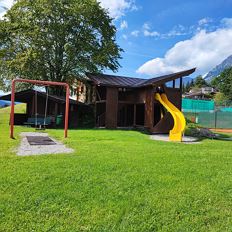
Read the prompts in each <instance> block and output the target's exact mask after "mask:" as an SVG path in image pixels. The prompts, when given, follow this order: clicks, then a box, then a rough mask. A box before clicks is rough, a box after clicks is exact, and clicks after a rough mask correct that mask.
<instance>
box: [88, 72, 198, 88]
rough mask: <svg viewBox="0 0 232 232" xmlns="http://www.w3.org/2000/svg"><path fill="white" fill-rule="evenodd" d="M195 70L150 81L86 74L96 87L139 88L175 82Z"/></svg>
mask: <svg viewBox="0 0 232 232" xmlns="http://www.w3.org/2000/svg"><path fill="white" fill-rule="evenodd" d="M195 70H196V68H193V69H189V70H185V71H182V72H177V73H172V74H169V75H164V76H159V77H155V78H151V79H141V78H134V77H123V76H114V75H106V74H92V73H87V77H88V78H89V79H90V80H91V81H93V82H94V83H95V84H96V85H102V86H112V87H130V88H141V87H147V86H151V85H160V84H164V83H166V82H169V81H172V80H175V79H177V78H180V77H184V76H188V75H190V74H192V73H193V72H195Z"/></svg>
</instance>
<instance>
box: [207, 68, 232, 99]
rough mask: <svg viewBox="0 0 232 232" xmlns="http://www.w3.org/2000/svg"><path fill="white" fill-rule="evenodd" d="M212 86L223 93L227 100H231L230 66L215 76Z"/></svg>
mask: <svg viewBox="0 0 232 232" xmlns="http://www.w3.org/2000/svg"><path fill="white" fill-rule="evenodd" d="M211 84H212V86H214V87H215V88H217V89H218V90H219V91H220V92H221V93H223V94H224V95H225V97H226V98H228V100H230V101H231V100H232V67H231V68H228V69H225V70H224V71H223V72H222V73H221V74H220V75H219V76H218V77H215V78H214V79H213V80H212V82H211Z"/></svg>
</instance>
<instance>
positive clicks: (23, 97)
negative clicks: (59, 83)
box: [0, 89, 83, 105]
mask: <svg viewBox="0 0 232 232" xmlns="http://www.w3.org/2000/svg"><path fill="white" fill-rule="evenodd" d="M35 92H36V91H35V90H33V89H29V90H23V91H19V92H16V93H15V101H17V102H24V103H27V102H28V100H29V99H31V98H32V97H33V96H35ZM37 96H40V97H43V98H46V97H47V94H46V93H45V92H40V91H37ZM48 99H49V100H50V101H54V102H58V103H60V104H64V103H65V102H66V100H65V97H60V96H56V95H51V94H48ZM0 100H8V101H10V100H11V94H8V95H4V96H1V97H0ZM69 103H70V104H74V105H76V104H83V103H81V102H78V103H77V101H75V100H73V99H69Z"/></svg>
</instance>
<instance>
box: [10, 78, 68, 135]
mask: <svg viewBox="0 0 232 232" xmlns="http://www.w3.org/2000/svg"><path fill="white" fill-rule="evenodd" d="M16 82H24V83H31V84H39V85H44V86H48V85H54V86H64V87H65V88H66V105H65V123H64V137H65V138H67V137H68V115H69V85H68V84H67V83H64V82H52V81H37V80H28V79H14V80H13V81H12V90H11V112H10V138H12V139H13V138H14V102H15V84H16Z"/></svg>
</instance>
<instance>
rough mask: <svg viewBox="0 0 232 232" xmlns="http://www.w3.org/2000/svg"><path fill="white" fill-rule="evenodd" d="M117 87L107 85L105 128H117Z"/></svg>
mask: <svg viewBox="0 0 232 232" xmlns="http://www.w3.org/2000/svg"><path fill="white" fill-rule="evenodd" d="M117 116H118V88H113V87H108V88H107V91H106V128H109V129H113V128H117V121H118V117H117Z"/></svg>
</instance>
